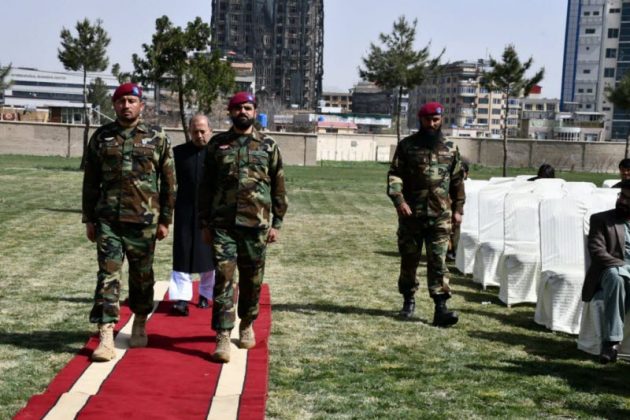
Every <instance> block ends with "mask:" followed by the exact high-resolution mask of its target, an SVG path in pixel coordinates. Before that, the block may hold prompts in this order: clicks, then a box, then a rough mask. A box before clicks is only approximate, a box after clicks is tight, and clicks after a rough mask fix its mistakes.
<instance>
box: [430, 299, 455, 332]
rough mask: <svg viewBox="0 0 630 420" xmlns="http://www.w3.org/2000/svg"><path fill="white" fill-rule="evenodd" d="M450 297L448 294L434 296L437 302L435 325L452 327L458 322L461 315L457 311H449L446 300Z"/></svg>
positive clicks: (434, 316)
mask: <svg viewBox="0 0 630 420" xmlns="http://www.w3.org/2000/svg"><path fill="white" fill-rule="evenodd" d="M449 298H450V296H449V295H447V294H442V295H435V296H433V301H434V302H435V314H434V315H433V325H434V326H436V327H450V326H451V325H455V324H457V321H459V315H457V312H455V311H449V310H448V308H447V307H446V301H447V300H448V299H449Z"/></svg>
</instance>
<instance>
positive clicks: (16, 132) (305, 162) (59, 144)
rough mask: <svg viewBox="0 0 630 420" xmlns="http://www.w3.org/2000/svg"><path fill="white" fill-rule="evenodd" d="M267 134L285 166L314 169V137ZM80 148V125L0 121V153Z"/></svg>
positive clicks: (178, 138) (63, 152)
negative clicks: (278, 151) (272, 140)
mask: <svg viewBox="0 0 630 420" xmlns="http://www.w3.org/2000/svg"><path fill="white" fill-rule="evenodd" d="M95 129H96V127H95V128H93V129H92V130H91V131H90V134H92V133H93V132H94V130H95ZM166 132H167V133H168V135H169V137H170V138H171V141H172V143H173V145H174V146H175V145H178V144H181V143H183V142H184V141H185V138H184V133H183V132H182V130H181V129H169V128H167V129H166ZM269 135H270V136H272V137H273V138H274V139H275V140H276V141H277V142H278V145H279V146H280V150H281V151H282V158H283V160H284V163H285V164H286V165H300V166H313V165H315V164H316V163H317V135H316V134H307V133H272V132H270V133H269ZM82 145H83V127H82V126H77V125H68V124H44V123H24V122H8V121H2V122H0V154H14V155H38V156H66V157H78V156H81V153H82V150H83V146H82Z"/></svg>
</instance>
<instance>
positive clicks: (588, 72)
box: [582, 69, 591, 74]
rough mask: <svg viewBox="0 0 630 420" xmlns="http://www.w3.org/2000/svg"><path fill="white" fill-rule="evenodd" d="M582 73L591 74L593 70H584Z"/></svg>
mask: <svg viewBox="0 0 630 420" xmlns="http://www.w3.org/2000/svg"><path fill="white" fill-rule="evenodd" d="M582 73H584V74H591V69H584V70H582Z"/></svg>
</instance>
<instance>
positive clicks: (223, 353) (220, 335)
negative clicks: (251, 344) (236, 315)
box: [212, 330, 230, 363]
mask: <svg viewBox="0 0 630 420" xmlns="http://www.w3.org/2000/svg"><path fill="white" fill-rule="evenodd" d="M212 360H214V361H215V362H219V363H227V362H229V361H230V331H229V330H221V331H217V347H216V348H215V349H214V353H212Z"/></svg>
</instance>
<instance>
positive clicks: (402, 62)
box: [359, 16, 444, 141]
mask: <svg viewBox="0 0 630 420" xmlns="http://www.w3.org/2000/svg"><path fill="white" fill-rule="evenodd" d="M417 23H418V20H417V19H414V20H413V22H412V23H411V24H409V22H407V20H406V19H405V17H404V16H400V17H399V18H398V20H397V21H396V22H394V26H393V29H392V32H391V34H384V33H381V34H380V35H379V41H380V43H381V44H382V46H378V45H375V44H374V43H371V44H370V52H369V54H368V56H367V57H363V58H362V60H363V65H364V66H365V68H359V76H360V77H361V78H362V79H363V80H367V81H370V82H373V83H375V84H376V85H377V86H379V87H381V88H383V89H387V90H394V89H395V90H396V91H397V94H396V97H397V100H396V108H395V118H396V134H397V136H398V141H400V109H401V102H402V96H403V94H405V93H406V92H408V91H409V90H411V89H412V88H414V87H415V86H418V85H421V84H422V83H423V82H424V81H425V79H426V78H427V77H429V76H430V75H432V74H433V72H434V71H435V70H436V69H437V67H438V64H439V62H440V58H441V57H442V55H443V54H444V50H442V52H441V53H440V54H439V55H438V56H437V57H434V58H430V57H429V47H430V43H429V44H427V45H426V46H425V47H424V48H422V49H421V50H419V51H416V50H415V49H414V47H413V43H414V41H415V38H416V25H417Z"/></svg>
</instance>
